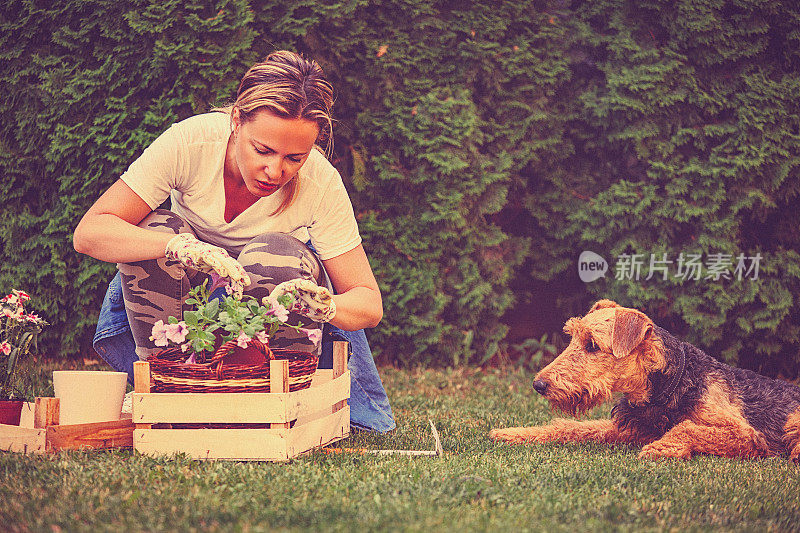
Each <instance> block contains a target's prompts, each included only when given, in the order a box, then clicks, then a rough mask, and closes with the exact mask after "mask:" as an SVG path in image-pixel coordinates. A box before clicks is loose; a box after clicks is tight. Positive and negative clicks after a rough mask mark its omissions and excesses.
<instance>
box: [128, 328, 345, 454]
mask: <svg viewBox="0 0 800 533" xmlns="http://www.w3.org/2000/svg"><path fill="white" fill-rule="evenodd" d="M347 349H348V346H347V343H346V342H335V343H334V350H333V370H317V372H316V373H315V374H314V377H313V380H312V383H311V386H310V387H309V388H307V389H304V390H300V391H295V392H289V391H288V386H289V379H288V376H289V364H288V361H271V362H270V380H271V382H270V390H271V391H273V392H269V393H151V392H149V391H150V383H151V382H150V365H149V364H148V363H147V362H139V363H134V365H135V368H134V377H135V381H134V382H135V385H134V391H135V392H134V394H133V421H134V423H135V424H136V429H135V430H134V436H133V442H134V448H135V449H136V450H137V451H139V452H141V453H144V454H147V455H153V456H157V455H174V454H176V453H186V454H187V455H189V456H190V457H192V458H195V459H229V460H237V461H288V460H290V459H292V458H294V457H297V456H298V455H300V454H303V453H306V452H308V451H309V450H312V449H314V448H319V447H321V446H325V445H327V444H330V443H332V442H336V441H338V440H341V439H344V438H345V437H347V436H349V434H350V407H349V406H348V405H347V399H348V398H349V397H350V372H349V371H348V370H347ZM275 391H283V392H275ZM177 424H259V425H261V426H264V425H268V427H259V428H225V429H216V428H215V429H209V428H202V429H184V428H180V429H178V428H174V427H173V425H177Z"/></svg>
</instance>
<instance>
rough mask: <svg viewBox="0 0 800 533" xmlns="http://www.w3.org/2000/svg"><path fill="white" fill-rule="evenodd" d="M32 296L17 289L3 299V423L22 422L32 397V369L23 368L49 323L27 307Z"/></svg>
mask: <svg viewBox="0 0 800 533" xmlns="http://www.w3.org/2000/svg"><path fill="white" fill-rule="evenodd" d="M30 299H31V297H30V296H28V294H27V293H25V292H24V291H20V290H16V289H14V290H13V291H11V294H9V295H7V296H5V297H4V298H2V299H0V312H2V317H0V423H2V424H10V425H15V426H18V425H19V417H20V412H21V410H22V404H23V402H24V401H25V400H26V399H31V396H32V389H33V387H32V384H31V379H30V378H31V376H30V374H29V373H26V372H20V371H19V368H20V363H22V362H23V361H24V360H25V359H26V358H27V357H28V356H29V355H30V354H31V353H34V352H35V351H37V350H38V340H39V333H41V331H42V328H44V326H46V325H47V322H45V321H44V320H43V319H42V318H40V317H38V316H37V315H35V314H33V313H28V312H26V311H25V304H26V303H27V302H28V301H29V300H30Z"/></svg>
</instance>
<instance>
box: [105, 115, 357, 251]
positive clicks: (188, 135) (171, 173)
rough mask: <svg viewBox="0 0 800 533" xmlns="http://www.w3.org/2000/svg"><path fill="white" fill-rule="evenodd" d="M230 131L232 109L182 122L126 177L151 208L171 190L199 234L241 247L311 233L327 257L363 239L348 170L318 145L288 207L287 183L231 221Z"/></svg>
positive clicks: (304, 238)
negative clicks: (265, 237) (277, 235)
mask: <svg viewBox="0 0 800 533" xmlns="http://www.w3.org/2000/svg"><path fill="white" fill-rule="evenodd" d="M230 133H231V125H230V116H229V115H227V114H225V113H219V112H214V113H205V114H202V115H197V116H194V117H190V118H188V119H186V120H184V121H181V122H178V123H175V124H173V125H172V126H170V128H169V129H168V130H167V131H165V132H164V133H163V134H161V136H159V137H158V139H156V140H155V141H154V142H153V144H151V145H150V146H149V147H147V148H146V149H145V151H144V152H143V153H142V155H141V156H140V157H139V158H138V159H136V161H134V162H133V163H131V165H130V167H128V170H127V171H125V173H124V174H122V176H121V179H122V181H124V182H125V184H127V185H128V186H129V187H130V188H131V189H133V192H135V193H136V194H138V195H139V196H140V197H141V198H142V200H144V201H145V202H146V203H147V205H149V206H150V208H151V209H156V208H157V207H158V206H159V205H161V204H162V203H163V202H164V200H166V199H167V197H168V196H169V197H170V198H171V200H172V211H173V212H174V213H175V214H176V215H178V216H180V217H181V218H183V219H184V220H185V221H186V222H188V223H189V224H190V225H191V226H192V228H193V229H194V230H195V232H196V233H197V238H198V239H200V240H202V241H205V242H209V243H211V244H214V245H217V246H221V247H223V248H226V249H228V250H229V251H231V252H234V253H237V254H238V253H239V251H241V249H242V248H243V247H244V245H245V244H247V242H248V241H250V239H252V238H253V237H256V236H257V235H260V234H262V233H265V232H268V231H279V232H282V233H288V234H289V235H292V236H293V237H296V238H298V239H300V240H301V241H303V242H308V241H309V240H310V241H311V244H312V245H313V246H314V248H315V249H316V251H317V253H318V254H319V257H320V259H323V260H324V259H330V258H331V257H336V256H337V255H341V254H343V253H345V252H348V251H350V250H352V249H353V248H355V247H356V246H358V245H359V244H360V243H361V236H360V235H359V233H358V225H357V224H356V219H355V216H354V215H353V206H352V204H351V203H350V198H349V197H348V196H347V191H346V190H345V188H344V184H343V183H342V177H341V176H340V175H339V172H338V171H337V170H336V169H335V168H334V167H333V165H331V164H330V162H329V161H328V160H327V159H325V156H324V155H322V154H321V153H320V152H319V151H318V150H312V151H311V154H310V155H309V156H308V159H307V160H306V162H305V163H304V164H303V166H302V167H301V168H300V172H299V173H298V174H299V176H298V178H299V181H298V183H297V197H296V198H295V200H294V202H293V203H292V205H290V206H289V208H288V209H286V210H285V211H283V212H282V213H280V214H278V215H272V213H273V212H274V211H275V209H276V208H277V207H278V206H279V205H280V204H281V202H282V200H283V198H284V192H283V191H280V190H279V191H278V192H276V193H274V194H272V195H270V196H267V197H264V198H259V199H258V201H256V203H254V204H253V205H251V206H250V207H248V208H247V209H246V210H244V211H243V212H242V213H240V214H239V215H238V216H237V217H236V218H234V219H233V220H232V221H231V222H230V223H229V222H226V221H225V218H224V216H225V187H224V184H223V177H222V173H223V168H224V163H225V150H226V147H227V144H228V137H229V136H230Z"/></svg>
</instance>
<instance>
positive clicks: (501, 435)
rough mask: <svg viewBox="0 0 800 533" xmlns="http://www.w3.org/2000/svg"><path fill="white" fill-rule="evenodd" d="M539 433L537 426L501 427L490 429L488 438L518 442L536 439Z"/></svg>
mask: <svg viewBox="0 0 800 533" xmlns="http://www.w3.org/2000/svg"><path fill="white" fill-rule="evenodd" d="M539 433H540V430H539V428H525V427H520V428H503V429H493V430H491V431H490V432H489V438H490V439H492V440H497V441H504V442H511V443H513V444H520V443H523V442H532V441H536V440H537V437H538V436H539Z"/></svg>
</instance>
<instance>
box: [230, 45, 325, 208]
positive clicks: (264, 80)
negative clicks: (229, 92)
mask: <svg viewBox="0 0 800 533" xmlns="http://www.w3.org/2000/svg"><path fill="white" fill-rule="evenodd" d="M332 108H333V87H332V86H331V84H330V83H328V80H327V79H325V73H324V72H323V71H322V67H320V66H319V64H318V63H317V62H316V61H313V60H310V59H306V58H304V57H303V56H301V55H299V54H296V53H294V52H290V51H288V50H279V51H277V52H273V53H271V54H270V55H269V56H267V58H266V59H265V60H264V61H261V62H260V63H256V64H255V65H253V66H252V67H250V69H249V70H248V71H247V72H246V73H245V75H244V77H242V81H241V82H240V83H239V89H238V90H237V91H236V101H235V102H234V103H233V104H232V105H230V106H228V107H226V108H222V109H215V111H224V112H227V113H229V114H230V115H231V120H233V111H234V110H238V113H239V120H240V122H241V123H242V124H244V123H245V122H249V121H250V120H253V119H254V118H255V116H256V114H257V113H258V112H259V111H262V110H267V111H269V112H271V113H273V114H275V115H276V116H279V117H281V118H290V119H305V120H311V121H313V122H316V123H317V125H318V126H319V135H318V136H317V140H316V144H317V146H318V147H319V145H320V144H322V145H324V151H323V153H324V154H325V155H326V156H329V155H330V154H331V152H332V150H333V119H332V118H331V109H332ZM321 151H322V150H321ZM297 181H298V179H297V176H295V177H294V178H292V180H291V181H290V182H289V183H287V184H286V185H284V187H283V188H284V190H285V196H284V199H283V202H281V205H279V206H278V208H277V209H276V210H275V212H274V213H272V214H273V215H276V214H278V213H281V212H283V211H285V210H286V209H287V208H288V207H289V206H290V205H291V204H292V202H294V200H295V198H296V197H297V189H298V183H297Z"/></svg>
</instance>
